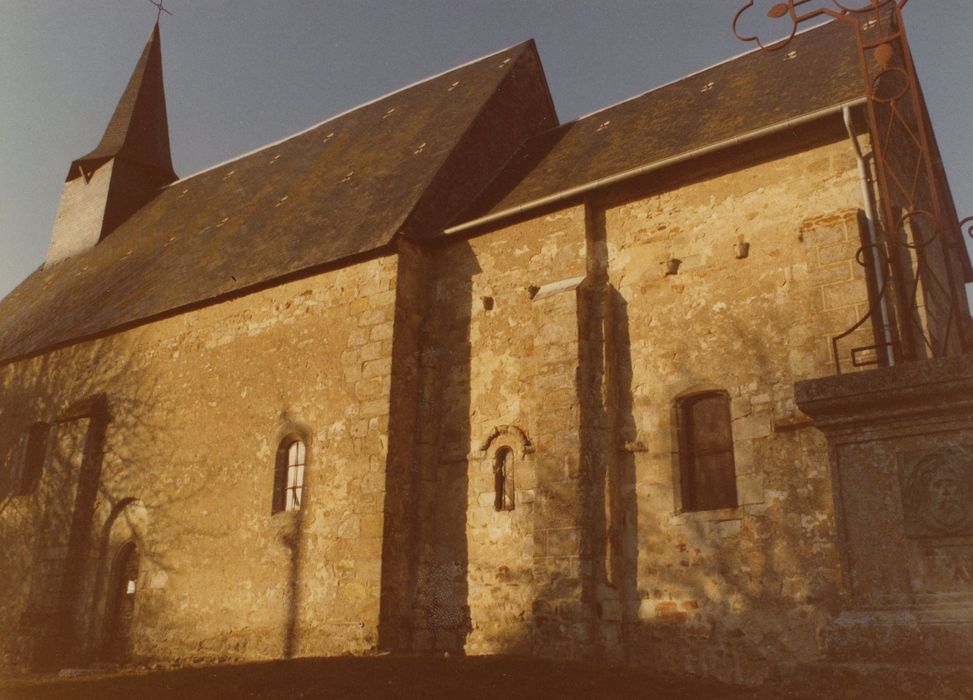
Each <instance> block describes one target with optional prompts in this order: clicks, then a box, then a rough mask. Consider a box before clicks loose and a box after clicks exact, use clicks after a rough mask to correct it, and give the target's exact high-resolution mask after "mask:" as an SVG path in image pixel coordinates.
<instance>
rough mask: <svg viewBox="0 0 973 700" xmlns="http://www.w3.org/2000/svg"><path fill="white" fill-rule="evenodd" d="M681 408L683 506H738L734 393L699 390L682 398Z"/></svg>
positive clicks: (700, 508) (707, 508)
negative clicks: (731, 421)
mask: <svg viewBox="0 0 973 700" xmlns="http://www.w3.org/2000/svg"><path fill="white" fill-rule="evenodd" d="M678 411H679V437H680V452H679V456H680V459H679V464H680V469H681V473H682V507H683V510H716V509H718V508H733V507H735V506H736V505H737V489H736V467H735V465H734V463H733V432H732V429H731V426H730V397H729V396H728V395H727V394H726V393H724V392H709V393H706V394H696V395H694V396H689V397H687V398H685V399H683V400H682V401H680V402H679V407H678Z"/></svg>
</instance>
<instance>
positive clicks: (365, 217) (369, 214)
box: [0, 41, 557, 361]
mask: <svg viewBox="0 0 973 700" xmlns="http://www.w3.org/2000/svg"><path fill="white" fill-rule="evenodd" d="M150 43H151V41H150ZM147 51H148V49H147ZM144 59H146V55H143V60H144ZM136 72H138V70H137V71H136ZM125 102H126V97H123V98H122V104H123V105H124V103H125ZM524 106H527V109H525V108H524ZM125 111H126V110H125V109H124V107H123V106H120V107H119V109H118V110H117V111H116V114H115V117H113V119H112V123H113V124H114V122H115V121H116V118H118V116H119V114H120V113H122V114H123V116H124V113H125ZM136 111H137V109H136ZM508 115H516V116H517V118H518V120H517V121H515V122H511V119H510V117H509V116H508ZM556 124H557V117H556V114H555V113H554V108H553V103H552V102H551V99H550V94H549V93H548V91H547V85H546V81H545V80H544V77H543V72H542V70H541V68H540V62H539V59H538V58H537V53H536V49H535V47H534V43H533V41H529V42H526V43H523V44H520V45H518V46H515V47H512V48H510V49H507V50H505V51H502V52H499V53H497V54H494V55H491V56H488V57H485V58H482V59H480V60H477V61H475V62H473V63H470V64H467V65H465V66H461V67H459V68H456V69H453V70H451V71H449V72H447V73H444V74H442V75H439V76H436V77H433V78H430V79H428V80H426V81H423V82H421V83H418V84H416V85H413V86H411V87H408V88H405V89H402V90H400V91H398V92H395V93H393V94H391V95H388V96H386V97H383V98H381V99H379V100H377V101H374V102H372V103H369V104H366V105H363V106H361V107H358V108H356V109H354V110H352V111H350V112H347V113H345V114H343V115H339V116H337V117H334V118H332V119H330V120H328V121H326V122H324V123H322V124H320V125H318V126H316V127H313V128H311V129H309V130H307V131H305V132H303V133H301V134H298V135H296V136H293V137H291V138H288V139H286V140H284V141H282V142H280V143H277V144H272V145H270V146H267V147H264V148H262V149H260V150H258V151H256V152H254V153H252V154H249V155H246V156H243V157H241V158H239V159H236V160H233V161H231V162H228V163H226V164H223V165H220V166H218V167H215V168H212V169H210V170H207V171H204V172H202V173H199V174H197V175H194V176H191V177H189V178H186V179H183V180H179V181H176V182H173V183H172V184H170V185H169V186H168V187H166V188H164V189H163V190H162V191H161V192H160V194H158V195H157V196H156V197H155V198H154V199H153V200H152V201H151V202H149V203H148V204H147V205H145V206H144V207H142V208H141V209H140V210H139V211H137V212H136V213H135V214H134V215H132V216H131V218H129V219H128V220H127V221H125V222H124V223H123V224H122V225H121V226H119V227H118V228H117V229H116V230H114V231H113V232H112V233H111V234H110V235H108V236H107V237H105V238H104V239H103V240H102V241H101V242H99V243H98V245H96V246H95V247H94V248H92V249H90V250H88V251H86V252H83V253H81V254H78V255H75V256H73V257H71V258H69V259H66V260H63V261H61V262H59V263H57V264H55V265H53V266H51V267H49V268H46V269H45V268H41V269H39V270H37V271H36V272H34V273H33V274H32V275H30V276H29V277H28V278H27V279H26V280H25V281H24V282H22V283H21V284H20V285H19V286H18V287H17V288H16V289H15V290H14V291H13V292H11V293H10V294H9V295H8V296H7V297H6V298H5V299H4V300H3V301H0V361H9V360H12V359H15V358H18V357H24V356H29V355H33V354H37V353H39V352H41V351H44V350H46V349H49V348H51V347H56V346H59V345H63V344H66V343H69V342H73V341H75V340H78V339H82V338H86V337H93V336H96V335H99V334H102V333H104V332H106V331H109V330H113V329H119V328H124V327H129V326H132V325H135V324H137V323H140V322H143V321H145V320H148V319H151V318H156V317H159V316H160V315H163V314H167V313H172V312H174V311H175V310H179V309H186V308H190V307H193V306H195V305H199V304H201V303H206V302H207V301H210V300H214V299H219V298H226V297H227V296H229V295H233V294H235V293H243V292H244V291H247V290H250V289H254V288H258V287H260V286H263V285H266V284H269V283H271V281H272V280H278V279H281V278H284V277H287V276H292V275H294V274H298V273H302V272H308V271H312V270H315V269H320V268H321V267H322V266H325V265H327V264H329V263H334V262H335V261H338V260H342V259H345V258H349V257H351V256H356V255H361V254H365V253H368V252H369V251H375V250H376V249H379V248H381V247H383V246H385V245H387V244H389V243H390V241H391V240H392V239H393V237H394V236H395V235H396V233H397V232H399V231H400V230H401V229H403V227H411V228H413V229H415V228H417V227H419V228H423V229H425V230H426V231H425V232H426V233H427V232H428V230H435V231H439V230H441V229H442V228H443V227H444V226H445V225H446V224H447V223H448V222H449V221H450V220H451V219H452V218H454V217H455V216H456V214H457V213H458V212H459V211H460V210H461V209H462V207H465V206H467V205H468V203H469V202H470V201H472V199H473V197H474V196H475V194H476V193H477V192H479V191H481V190H482V189H483V187H484V186H485V185H486V184H487V182H489V179H490V178H492V177H493V175H494V174H495V173H496V172H497V171H499V169H500V168H501V167H502V166H503V164H504V163H505V162H507V161H508V160H509V158H510V157H511V156H512V155H513V153H514V151H515V150H516V148H517V147H518V146H519V145H520V144H521V143H523V142H524V141H525V140H526V139H527V138H528V137H529V136H532V135H534V134H536V133H540V132H542V131H545V130H548V129H550V128H552V127H553V126H555V125H556ZM115 133H116V130H115V129H114V128H113V127H112V126H109V129H108V131H107V132H106V135H105V138H104V139H103V141H102V144H101V145H100V146H99V147H98V148H97V149H95V151H94V152H93V154H94V155H96V156H97V157H103V156H104V155H105V154H107V153H110V152H111V151H112V150H113V149H116V148H117V147H119V144H118V143H117V139H116V138H115V137H114V136H113V134H115ZM482 134H487V135H488V136H489V138H490V140H489V143H469V141H470V139H471V138H473V137H475V136H476V135H481V136H482ZM481 140H482V138H481ZM467 151H470V152H473V154H472V155H466V154H465V152H467ZM90 157H92V154H89V156H86V158H90ZM451 169H452V170H451ZM457 169H461V170H462V175H461V174H460V173H459V172H456V170H457ZM457 182H459V185H457ZM444 193H445V194H444ZM456 193H459V194H462V195H464V198H463V199H462V201H457V194H456ZM414 233H418V234H420V235H421V234H423V233H424V232H423V231H418V232H415V231H414Z"/></svg>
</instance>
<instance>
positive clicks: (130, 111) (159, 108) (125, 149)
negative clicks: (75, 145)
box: [68, 24, 176, 181]
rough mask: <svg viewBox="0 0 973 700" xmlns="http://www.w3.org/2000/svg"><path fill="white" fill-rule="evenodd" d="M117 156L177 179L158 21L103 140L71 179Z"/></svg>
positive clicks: (73, 167)
mask: <svg viewBox="0 0 973 700" xmlns="http://www.w3.org/2000/svg"><path fill="white" fill-rule="evenodd" d="M115 157H120V158H124V159H126V160H128V161H129V162H132V163H136V164H138V165H141V166H144V167H148V168H151V169H155V170H157V171H159V172H161V173H162V174H163V175H164V176H165V177H166V179H167V180H169V181H171V180H175V179H176V174H175V171H174V170H173V169H172V154H171V152H170V150H169V122H168V118H167V116H166V95H165V89H164V87H163V82H162V48H161V41H160V39H159V25H158V24H156V25H155V27H153V29H152V33H151V35H150V36H149V40H148V42H147V43H146V45H145V49H144V50H143V51H142V56H141V57H140V58H139V61H138V63H137V64H136V65H135V70H134V71H132V77H131V78H130V79H129V81H128V85H127V86H126V88H125V92H124V93H122V98H121V99H120V100H119V101H118V106H116V107H115V112H114V113H113V114H112V117H111V119H110V120H109V121H108V128H106V129H105V133H104V135H103V136H102V137H101V141H100V142H99V143H98V145H97V146H96V147H95V149H94V150H93V151H91V152H90V153H88V154H87V155H84V156H82V157H80V158H78V159H76V160H75V161H74V162H73V163H72V164H71V169H70V170H69V171H68V179H69V180H70V179H71V178H73V177H77V176H78V174H79V173H78V171H77V170H78V169H77V166H78V165H79V164H80V165H84V166H85V168H86V169H88V168H96V167H97V166H98V165H100V164H101V163H103V162H104V161H106V160H108V159H109V158H115Z"/></svg>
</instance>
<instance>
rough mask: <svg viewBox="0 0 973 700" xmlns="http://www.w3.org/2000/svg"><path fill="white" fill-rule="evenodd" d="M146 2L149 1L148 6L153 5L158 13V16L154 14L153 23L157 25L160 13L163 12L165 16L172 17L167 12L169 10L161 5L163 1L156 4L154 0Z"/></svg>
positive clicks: (160, 16)
mask: <svg viewBox="0 0 973 700" xmlns="http://www.w3.org/2000/svg"><path fill="white" fill-rule="evenodd" d="M148 1H149V3H150V4H152V5H155V8H156V9H157V10H158V11H159V12H158V14H156V16H155V22H156V24H158V23H159V20H160V19H162V13H163V12H165V13H166V14H167V15H169V16H170V17H172V13H171V12H169V10H167V9H166V7H165V5H164V4H163V0H159V1H158V2H156V0H148Z"/></svg>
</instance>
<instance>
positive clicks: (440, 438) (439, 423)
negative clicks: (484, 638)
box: [414, 242, 481, 654]
mask: <svg viewBox="0 0 973 700" xmlns="http://www.w3.org/2000/svg"><path fill="white" fill-rule="evenodd" d="M435 263H436V264H437V265H438V266H440V271H439V275H437V279H438V282H437V284H436V286H435V291H434V292H433V294H434V299H433V302H432V304H431V312H430V313H429V314H428V316H427V318H426V320H425V323H424V327H423V329H422V332H421V347H422V349H423V350H422V353H423V354H422V356H423V366H422V368H421V371H420V387H421V391H422V396H423V397H431V399H432V400H431V401H423V402H422V406H423V416H422V417H421V418H420V421H419V423H420V437H419V439H420V445H421V447H420V450H419V455H420V458H419V464H420V470H421V474H422V486H421V489H420V495H419V503H420V506H421V511H420V515H419V519H418V528H419V533H418V534H419V536H418V541H419V552H420V565H419V570H418V585H417V591H416V604H415V606H414V609H415V618H414V629H415V633H414V634H415V638H414V647H415V649H416V650H420V651H421V650H430V649H432V650H437V651H448V652H450V653H455V654H461V653H463V650H464V644H465V640H466V637H467V635H468V634H469V632H470V630H471V621H470V605H469V582H468V575H469V553H468V544H467V540H466V536H467V535H466V533H467V508H468V499H469V473H468V469H469V461H468V455H469V452H470V445H471V442H472V429H471V424H470V410H471V409H470V406H471V403H470V381H471V374H470V357H471V345H470V323H471V319H472V309H473V301H474V300H473V277H474V276H475V275H476V274H478V273H479V272H481V270H480V266H479V263H478V262H477V259H476V255H475V254H474V252H473V250H472V248H471V247H470V246H469V244H467V243H465V242H464V243H461V244H457V245H452V246H450V247H449V248H448V249H446V251H444V252H442V253H441V254H440V257H438V259H437V260H436V261H435Z"/></svg>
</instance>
